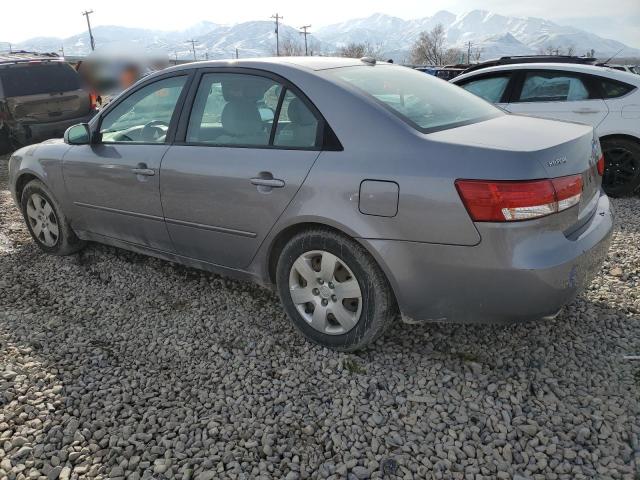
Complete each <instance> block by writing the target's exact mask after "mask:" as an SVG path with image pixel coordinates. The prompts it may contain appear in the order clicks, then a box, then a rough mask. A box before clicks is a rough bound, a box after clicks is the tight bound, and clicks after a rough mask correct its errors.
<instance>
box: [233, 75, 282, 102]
mask: <svg viewBox="0 0 640 480" xmlns="http://www.w3.org/2000/svg"><path fill="white" fill-rule="evenodd" d="M272 85H273V83H272V82H271V81H270V80H267V79H266V78H261V77H252V76H249V75H245V76H242V77H240V76H234V77H232V78H230V79H225V80H222V96H223V97H224V99H225V100H226V101H227V102H232V101H234V100H245V101H252V102H257V101H258V100H259V99H261V98H262V97H263V96H264V94H265V92H266V91H267V90H268V89H269V87H271V86H272Z"/></svg>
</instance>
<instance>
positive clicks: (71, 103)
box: [7, 89, 90, 123]
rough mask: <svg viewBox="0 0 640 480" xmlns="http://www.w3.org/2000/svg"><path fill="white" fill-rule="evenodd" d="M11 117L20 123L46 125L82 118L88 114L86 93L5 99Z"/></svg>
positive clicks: (44, 94)
mask: <svg viewBox="0 0 640 480" xmlns="http://www.w3.org/2000/svg"><path fill="white" fill-rule="evenodd" d="M7 107H8V109H9V112H10V113H11V116H12V117H13V118H14V119H16V120H18V121H20V122H22V123H47V122H57V121H60V120H68V119H71V118H78V117H83V116H85V115H87V114H88V113H89V110H90V101H89V96H88V94H87V92H85V91H84V90H81V89H80V90H75V91H71V92H58V93H43V94H38V95H25V96H21V97H11V98H9V99H7Z"/></svg>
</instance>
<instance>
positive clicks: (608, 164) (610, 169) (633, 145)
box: [602, 138, 640, 197]
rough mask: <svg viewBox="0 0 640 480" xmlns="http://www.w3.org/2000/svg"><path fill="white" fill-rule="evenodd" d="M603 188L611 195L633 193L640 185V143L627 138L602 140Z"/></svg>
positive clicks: (617, 195) (620, 195)
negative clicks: (603, 162)
mask: <svg viewBox="0 0 640 480" xmlns="http://www.w3.org/2000/svg"><path fill="white" fill-rule="evenodd" d="M602 153H603V154H604V161H605V166H604V176H603V178H602V188H603V189H604V191H605V193H606V194H607V195H609V196H611V197H623V196H625V195H631V194H632V193H633V192H634V191H635V190H636V189H637V188H638V187H640V143H639V142H636V141H633V140H629V139H626V138H608V139H604V140H602Z"/></svg>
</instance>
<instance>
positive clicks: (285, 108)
mask: <svg viewBox="0 0 640 480" xmlns="http://www.w3.org/2000/svg"><path fill="white" fill-rule="evenodd" d="M276 116H277V117H278V118H276ZM274 125H275V128H276V129H275V131H274V130H273V128H274ZM317 131H318V120H317V118H316V117H315V116H314V114H313V113H312V112H311V110H310V109H309V107H308V106H307V105H306V104H305V103H304V102H303V101H302V100H301V99H300V98H299V97H298V96H297V95H296V94H295V93H293V92H292V91H291V90H289V89H287V88H285V87H284V86H283V85H282V84H281V83H279V82H277V81H275V80H272V79H271V78H267V77H261V76H258V75H249V74H237V73H206V74H204V75H203V76H202V79H201V81H200V85H199V87H198V91H197V93H196V96H195V100H194V103H193V108H192V109H191V115H190V118H189V125H188V127H187V136H186V141H187V142H188V143H198V144H207V145H218V146H246V147H268V146H276V147H284V148H312V147H315V145H316V136H317V135H316V134H317Z"/></svg>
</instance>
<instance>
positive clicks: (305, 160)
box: [161, 69, 323, 269]
mask: <svg viewBox="0 0 640 480" xmlns="http://www.w3.org/2000/svg"><path fill="white" fill-rule="evenodd" d="M264 75H265V74H263V73H260V72H256V71H250V70H247V69H233V70H231V69H222V70H220V69H218V70H215V69H214V70H211V69H209V70H205V71H203V72H201V74H200V76H199V78H198V81H197V83H196V82H194V86H193V88H192V97H193V102H192V108H191V111H190V112H188V111H186V112H184V113H183V115H182V119H181V126H180V128H179V131H178V134H177V138H176V142H175V144H174V145H172V146H171V147H170V148H169V150H168V152H167V154H166V155H165V157H164V160H163V162H162V172H161V176H162V183H161V196H162V206H163V209H164V214H165V220H166V223H167V228H168V230H169V234H170V235H171V238H172V240H173V243H174V246H175V249H176V251H177V253H178V254H180V255H183V256H186V257H189V258H194V259H197V260H200V261H205V262H209V263H212V264H217V265H222V266H226V267H230V268H238V269H242V268H244V267H246V266H247V265H248V264H249V263H250V261H251V259H252V257H253V256H254V254H255V252H256V251H257V249H258V247H259V246H260V244H261V242H262V241H263V240H264V238H265V236H266V235H267V233H268V232H269V230H270V229H271V227H272V226H273V225H274V223H275V222H276V220H277V219H278V217H279V216H280V215H281V214H282V212H283V211H284V209H285V208H286V207H287V205H288V204H289V203H290V202H291V200H292V199H293V197H294V195H295V194H296V192H297V191H298V189H299V188H300V186H301V185H302V182H303V181H304V179H305V177H306V175H307V173H308V172H309V170H310V168H311V166H312V165H313V163H314V161H315V160H316V158H317V157H318V155H319V150H320V139H321V138H322V130H323V128H322V125H323V123H322V121H321V117H320V115H319V113H318V112H317V110H315V108H314V107H313V106H312V105H311V104H310V103H309V102H308V101H307V100H306V98H305V97H304V96H303V95H302V93H301V92H300V91H299V90H297V89H296V88H295V87H293V86H292V85H290V84H288V83H286V82H285V81H284V80H281V79H277V78H272V77H269V76H264ZM185 110H186V109H185Z"/></svg>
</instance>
